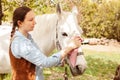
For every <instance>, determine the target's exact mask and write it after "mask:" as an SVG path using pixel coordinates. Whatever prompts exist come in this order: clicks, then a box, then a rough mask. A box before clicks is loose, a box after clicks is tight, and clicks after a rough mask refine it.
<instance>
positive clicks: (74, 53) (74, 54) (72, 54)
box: [68, 49, 78, 67]
mask: <svg viewBox="0 0 120 80" xmlns="http://www.w3.org/2000/svg"><path fill="white" fill-rule="evenodd" d="M77 53H78V49H74V50H72V51H71V52H70V53H69V55H68V59H69V60H70V63H71V64H72V66H73V67H75V64H76V59H77Z"/></svg>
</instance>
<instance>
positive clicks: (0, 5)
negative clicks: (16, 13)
mask: <svg viewBox="0 0 120 80" xmlns="http://www.w3.org/2000/svg"><path fill="white" fill-rule="evenodd" d="M2 17H3V13H2V1H1V0H0V25H1V24H2Z"/></svg>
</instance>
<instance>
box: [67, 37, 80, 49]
mask: <svg viewBox="0 0 120 80" xmlns="http://www.w3.org/2000/svg"><path fill="white" fill-rule="evenodd" d="M81 42H82V39H81V38H80V37H79V36H75V37H73V38H72V39H71V40H70V42H69V44H68V47H71V48H72V49H75V48H78V47H80V46H81Z"/></svg>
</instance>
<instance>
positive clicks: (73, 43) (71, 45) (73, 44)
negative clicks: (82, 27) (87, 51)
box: [62, 36, 82, 58]
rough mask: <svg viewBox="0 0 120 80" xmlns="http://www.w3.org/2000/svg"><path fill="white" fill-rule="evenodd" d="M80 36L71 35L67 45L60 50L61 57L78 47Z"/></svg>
mask: <svg viewBox="0 0 120 80" xmlns="http://www.w3.org/2000/svg"><path fill="white" fill-rule="evenodd" d="M81 42H82V40H81V38H80V37H79V36H75V37H73V38H72V39H71V40H70V41H69V43H68V46H66V48H65V49H64V50H62V58H64V57H65V56H66V55H67V54H69V53H70V51H72V50H73V49H76V48H79V47H80V46H81Z"/></svg>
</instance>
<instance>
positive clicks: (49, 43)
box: [32, 14, 57, 55]
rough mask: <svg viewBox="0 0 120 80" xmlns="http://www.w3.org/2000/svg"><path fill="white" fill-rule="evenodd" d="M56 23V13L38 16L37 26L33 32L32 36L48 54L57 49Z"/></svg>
mask: <svg viewBox="0 0 120 80" xmlns="http://www.w3.org/2000/svg"><path fill="white" fill-rule="evenodd" d="M56 23H57V15H56V14H45V15H42V16H36V26H35V28H34V30H33V32H32V37H33V39H34V41H35V42H36V43H37V45H38V46H39V48H40V50H41V51H42V52H43V53H44V54H46V55H49V54H50V52H52V51H53V50H54V49H55V36H56V25H57V24H56Z"/></svg>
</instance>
